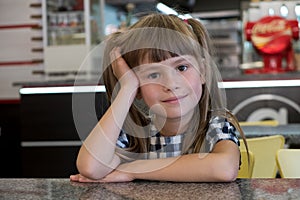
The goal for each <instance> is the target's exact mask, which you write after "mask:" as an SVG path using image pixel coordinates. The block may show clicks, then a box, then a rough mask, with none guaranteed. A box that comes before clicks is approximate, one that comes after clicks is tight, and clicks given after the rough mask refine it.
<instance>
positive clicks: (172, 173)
mask: <svg viewBox="0 0 300 200" xmlns="http://www.w3.org/2000/svg"><path fill="white" fill-rule="evenodd" d="M233 148H234V147H233ZM236 148H237V147H236ZM236 151H237V152H236V153H233V154H230V153H227V152H226V153H223V152H212V153H208V154H188V155H183V156H180V157H173V158H165V159H154V160H137V161H133V162H131V163H126V164H122V165H120V166H119V167H118V168H117V169H118V170H120V171H124V172H126V173H131V174H132V175H133V176H134V178H135V179H147V180H161V181H178V182H230V181H234V180H235V179H236V176H237V173H238V168H239V152H238V149H237V150H236Z"/></svg>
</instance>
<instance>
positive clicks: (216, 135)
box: [205, 117, 240, 152]
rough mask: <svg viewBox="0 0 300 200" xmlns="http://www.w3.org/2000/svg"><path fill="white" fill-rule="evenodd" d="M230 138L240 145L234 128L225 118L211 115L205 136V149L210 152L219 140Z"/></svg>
mask: <svg viewBox="0 0 300 200" xmlns="http://www.w3.org/2000/svg"><path fill="white" fill-rule="evenodd" d="M221 140H231V141H233V142H234V143H236V144H237V145H238V146H239V145H240V143H239V140H238V137H237V135H236V128H235V127H234V126H233V125H232V124H231V123H230V122H228V121H227V119H225V118H221V117H213V118H212V119H211V120H210V124H209V128H208V131H207V134H206V137H205V151H206V152H211V151H212V150H213V148H214V146H215V144H217V143H218V142H219V141H221Z"/></svg>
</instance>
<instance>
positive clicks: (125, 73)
mask: <svg viewBox="0 0 300 200" xmlns="http://www.w3.org/2000/svg"><path fill="white" fill-rule="evenodd" d="M110 59H111V61H112V63H111V65H112V69H113V73H114V75H115V76H116V78H117V79H118V80H119V82H120V84H121V87H125V88H126V89H130V88H132V89H133V90H134V91H135V92H136V90H137V88H138V87H139V80H138V78H137V76H136V75H135V73H134V72H133V70H132V69H130V67H129V66H128V64H127V63H126V61H125V60H124V59H123V58H122V55H121V53H120V48H119V47H115V48H114V49H113V50H112V51H111V52H110Z"/></svg>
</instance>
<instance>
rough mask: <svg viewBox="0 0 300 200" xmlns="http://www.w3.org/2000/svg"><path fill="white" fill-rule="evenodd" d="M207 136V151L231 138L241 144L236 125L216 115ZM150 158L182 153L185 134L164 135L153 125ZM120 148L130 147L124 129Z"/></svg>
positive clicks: (173, 155)
mask: <svg viewBox="0 0 300 200" xmlns="http://www.w3.org/2000/svg"><path fill="white" fill-rule="evenodd" d="M209 123H210V124H209V128H208V131H207V133H206V137H205V141H204V144H205V152H211V151H212V150H213V148H214V146H215V144H216V143H217V142H219V141H221V140H231V141H233V142H234V143H236V144H237V145H239V140H238V138H237V136H236V129H235V127H234V126H233V125H232V124H231V123H229V122H228V121H227V120H226V119H224V118H220V117H214V118H212V119H211V120H210V122H209ZM151 135H152V136H151V137H150V149H149V152H148V153H149V154H148V155H149V156H148V157H149V159H156V158H168V157H175V156H179V155H181V154H182V152H181V150H182V142H183V139H184V136H185V134H179V135H175V136H168V137H165V136H162V135H161V134H160V133H159V132H158V131H157V130H156V128H155V127H154V126H153V125H152V126H151ZM117 146H118V147H120V148H127V147H129V142H128V138H127V135H126V134H125V133H124V132H123V131H122V132H121V134H120V136H119V139H118V141H117Z"/></svg>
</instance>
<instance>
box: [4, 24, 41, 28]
mask: <svg viewBox="0 0 300 200" xmlns="http://www.w3.org/2000/svg"><path fill="white" fill-rule="evenodd" d="M38 27H39V25H38V24H17V25H2V26H0V29H14V28H38Z"/></svg>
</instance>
